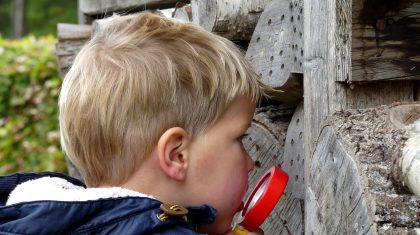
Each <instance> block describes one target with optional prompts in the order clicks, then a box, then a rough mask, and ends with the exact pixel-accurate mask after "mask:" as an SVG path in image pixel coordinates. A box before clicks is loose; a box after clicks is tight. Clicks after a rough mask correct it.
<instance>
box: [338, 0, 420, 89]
mask: <svg viewBox="0 0 420 235" xmlns="http://www.w3.org/2000/svg"><path fill="white" fill-rule="evenodd" d="M352 7H353V15H352V20H353V23H352V25H353V31H352V34H353V35H352V64H353V67H352V71H353V76H351V77H349V80H347V82H358V81H373V80H388V79H399V80H408V79H420V56H419V55H420V43H419V41H418V38H419V37H420V14H419V12H420V1H419V0H406V1H392V0H386V1H374V0H353V5H352ZM337 79H338V81H345V80H342V79H345V78H343V77H337ZM339 79H340V80H339Z"/></svg>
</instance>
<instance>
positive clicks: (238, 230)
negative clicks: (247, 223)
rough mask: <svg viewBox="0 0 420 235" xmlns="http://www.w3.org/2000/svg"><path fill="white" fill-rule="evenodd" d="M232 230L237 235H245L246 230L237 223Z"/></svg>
mask: <svg viewBox="0 0 420 235" xmlns="http://www.w3.org/2000/svg"><path fill="white" fill-rule="evenodd" d="M232 231H233V232H234V233H236V234H238V235H247V234H248V231H247V230H246V229H244V228H242V227H241V226H240V225H239V224H237V225H235V227H233V229H232Z"/></svg>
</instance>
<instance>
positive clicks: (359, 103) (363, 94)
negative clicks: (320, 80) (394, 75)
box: [342, 81, 414, 109]
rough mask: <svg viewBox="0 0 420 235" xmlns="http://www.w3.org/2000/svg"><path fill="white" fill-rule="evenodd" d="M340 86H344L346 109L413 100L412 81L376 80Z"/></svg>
mask: <svg viewBox="0 0 420 235" xmlns="http://www.w3.org/2000/svg"><path fill="white" fill-rule="evenodd" d="M342 86H345V87H346V88H345V89H346V96H345V107H346V109H364V108H373V107H377V106H380V105H390V104H392V103H395V102H410V101H413V100H414V82H413V81H376V82H370V83H364V84H351V85H350V84H342Z"/></svg>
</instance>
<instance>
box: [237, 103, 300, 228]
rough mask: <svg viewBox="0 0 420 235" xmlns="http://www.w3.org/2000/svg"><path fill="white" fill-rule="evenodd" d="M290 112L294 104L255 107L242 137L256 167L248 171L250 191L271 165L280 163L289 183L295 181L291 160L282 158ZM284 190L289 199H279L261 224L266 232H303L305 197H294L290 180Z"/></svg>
mask: <svg viewBox="0 0 420 235" xmlns="http://www.w3.org/2000/svg"><path fill="white" fill-rule="evenodd" d="M293 111H294V107H291V106H286V105H280V106H268V107H264V108H259V109H257V113H256V115H255V116H254V120H253V122H252V126H251V128H250V129H249V130H248V133H249V136H248V138H246V139H245V140H244V145H245V149H247V151H248V152H249V153H250V155H251V156H252V158H253V159H254V161H255V169H254V170H253V171H252V172H251V174H250V186H251V188H250V189H249V191H250V190H252V187H253V186H254V185H255V184H256V183H257V181H258V180H259V179H260V178H261V176H262V175H263V174H264V173H265V171H266V170H267V169H269V168H270V167H271V166H273V165H279V166H280V167H282V168H283V170H285V171H286V172H287V173H288V174H289V176H290V179H289V182H291V181H292V180H294V178H295V175H296V172H291V171H290V170H291V169H292V168H290V167H289V166H287V165H288V164H289V163H290V161H288V160H285V156H284V154H283V153H284V145H285V143H284V140H285V138H286V130H287V128H288V126H289V123H290V120H291V118H292V115H293ZM292 165H293V163H292ZM249 191H248V194H249V193H250V192H249ZM285 192H286V194H287V195H288V196H289V198H288V199H287V200H281V201H280V202H279V203H278V204H277V206H276V208H275V209H274V210H273V212H272V213H271V214H270V216H269V217H268V218H267V220H266V221H265V222H264V224H263V225H262V226H261V227H262V229H263V230H264V232H265V234H301V233H303V215H304V211H303V210H304V206H303V205H304V200H303V199H302V198H301V197H299V196H297V193H296V192H295V189H294V187H291V184H290V183H289V185H288V186H287V188H286V190H285Z"/></svg>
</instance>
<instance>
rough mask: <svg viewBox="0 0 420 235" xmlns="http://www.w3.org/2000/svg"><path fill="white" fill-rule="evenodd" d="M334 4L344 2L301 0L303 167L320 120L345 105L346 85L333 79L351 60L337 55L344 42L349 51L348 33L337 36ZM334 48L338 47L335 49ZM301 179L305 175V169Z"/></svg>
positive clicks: (310, 153)
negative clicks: (302, 27) (303, 112)
mask: <svg viewBox="0 0 420 235" xmlns="http://www.w3.org/2000/svg"><path fill="white" fill-rule="evenodd" d="M337 2H339V3H337ZM337 4H338V5H340V6H345V5H346V3H345V1H343V0H337V1H336V0H305V1H304V4H303V5H304V19H305V21H304V32H305V33H304V79H303V89H304V92H305V94H304V97H305V98H304V110H305V118H304V122H305V130H306V131H305V132H304V138H305V147H304V148H305V170H306V169H309V168H310V167H311V156H312V151H313V146H314V144H315V142H316V140H317V137H318V135H319V132H320V127H321V123H322V122H323V121H324V120H325V118H326V117H327V116H328V115H329V114H330V113H332V112H333V111H336V110H341V109H343V108H344V107H346V100H345V99H346V87H345V86H343V85H342V84H339V83H337V82H336V77H337V76H340V75H342V73H341V72H340V71H349V67H350V65H351V61H350V57H345V58H341V59H340V60H338V59H337V58H338V57H339V56H340V53H338V52H340V51H342V50H344V49H343V48H342V47H343V46H344V45H345V46H346V47H347V48H348V49H345V50H346V51H347V50H348V51H350V49H349V45H350V43H349V41H350V37H349V36H348V35H347V36H346V35H343V36H340V32H341V31H342V29H341V28H342V27H337V18H336V12H337V11H336V10H337V9H336V8H337ZM341 9H343V10H345V12H346V13H345V14H350V13H351V9H350V10H349V9H346V8H344V7H341ZM348 11H350V12H348ZM343 18H344V19H346V18H347V17H343ZM344 23H345V22H342V24H344ZM346 24H347V23H346ZM344 28H347V26H346V27H344ZM340 41H341V42H340ZM337 48H339V49H340V50H339V51H337ZM338 68H340V71H339V70H338ZM350 72H351V71H349V73H350ZM346 76H347V75H346ZM349 76H350V75H349ZM305 179H308V175H307V171H305Z"/></svg>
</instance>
